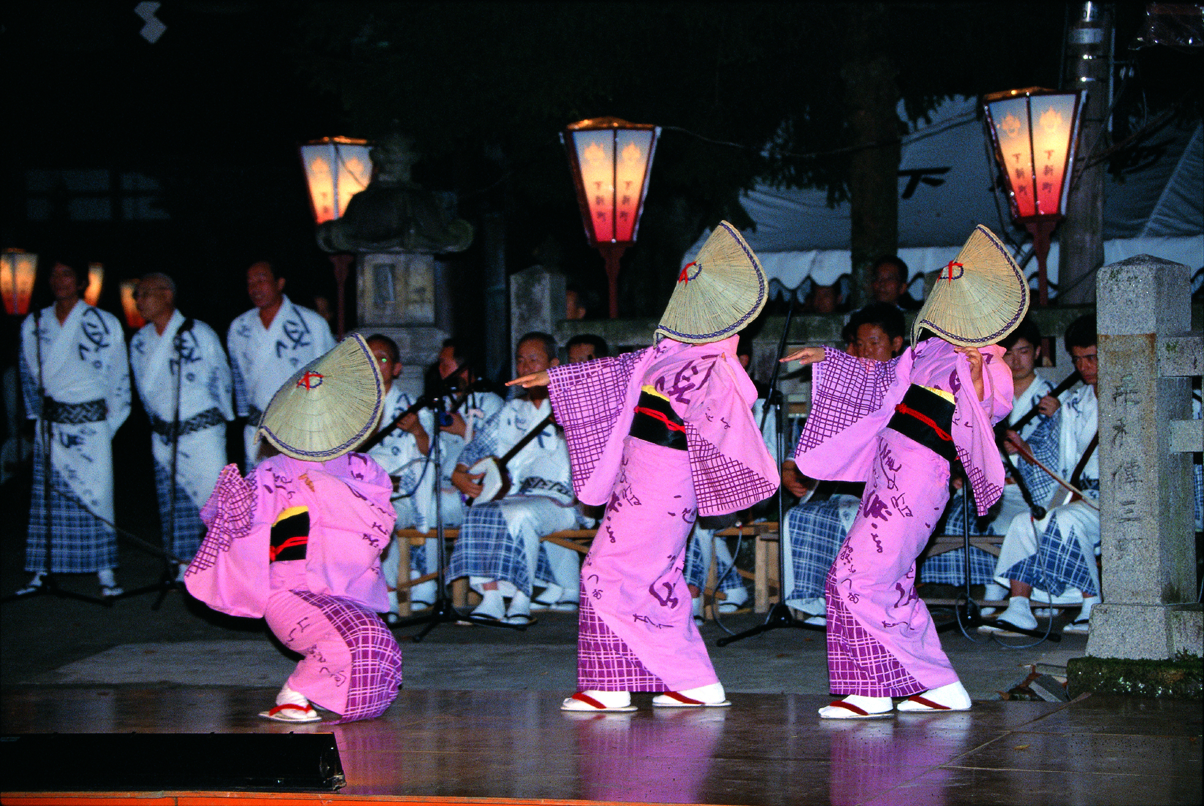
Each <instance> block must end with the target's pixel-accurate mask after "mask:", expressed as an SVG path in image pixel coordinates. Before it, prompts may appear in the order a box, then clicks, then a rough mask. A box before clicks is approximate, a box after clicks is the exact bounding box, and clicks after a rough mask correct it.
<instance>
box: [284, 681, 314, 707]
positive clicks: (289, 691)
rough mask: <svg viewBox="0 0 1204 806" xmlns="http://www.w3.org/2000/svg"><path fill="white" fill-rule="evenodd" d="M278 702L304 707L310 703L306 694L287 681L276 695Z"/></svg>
mask: <svg viewBox="0 0 1204 806" xmlns="http://www.w3.org/2000/svg"><path fill="white" fill-rule="evenodd" d="M276 704H277V705H300V706H301V707H302V708H305V707H306V706H308V705H309V700H307V699H306V698H305V695H304V694H302V693H301V692H299V691H296V690H294V689H293V688H292V687H290V686H289V684H288V683H285V684H284V687H283V688H281V689H280V693H279V694H277V695H276Z"/></svg>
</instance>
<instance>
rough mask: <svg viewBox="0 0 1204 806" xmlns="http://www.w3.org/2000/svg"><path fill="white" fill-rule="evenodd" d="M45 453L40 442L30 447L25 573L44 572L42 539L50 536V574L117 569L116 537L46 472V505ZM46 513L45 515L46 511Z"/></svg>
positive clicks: (59, 477) (53, 474) (64, 482)
mask: <svg viewBox="0 0 1204 806" xmlns="http://www.w3.org/2000/svg"><path fill="white" fill-rule="evenodd" d="M44 457H45V452H44V451H43V449H42V440H40V439H35V440H34V445H33V489H32V500H31V501H30V511H29V537H28V540H27V541H26V545H25V570H26V571H29V572H30V573H34V572H37V571H44V570H46V536H47V533H49V535H50V539H51V540H52V541H53V543H52V544H51V546H50V561H51V563H50V570H51V571H52V572H53V573H58V574H82V573H87V572H89V571H99V570H101V569H102V568H115V567H116V566H117V535H116V534H115V533H114V532H113V530H112V528H111V527H109V526H107V525H105V524H104V523H102V522H101V521H100V520H99V519H98V518H97V517H96V516H95V515H93V514H92V513H91V512H89V511H88V510H87V509H86V508H84V506H83V505H82V504H80V503H78V502H77V500H76V498H75V496H74V495H73V494H71V487H70V486H69V485H68V484H67V480H66V479H65V478H63V476H62V474H60V473H59V471H58V470H57V469H56V468H55V467H53V466H51V468H50V488H51V489H50V502H49V507H47V501H46V474H45V467H46V465H47V464H48V463H47V462H45V461H44ZM47 510H49V512H48V511H47Z"/></svg>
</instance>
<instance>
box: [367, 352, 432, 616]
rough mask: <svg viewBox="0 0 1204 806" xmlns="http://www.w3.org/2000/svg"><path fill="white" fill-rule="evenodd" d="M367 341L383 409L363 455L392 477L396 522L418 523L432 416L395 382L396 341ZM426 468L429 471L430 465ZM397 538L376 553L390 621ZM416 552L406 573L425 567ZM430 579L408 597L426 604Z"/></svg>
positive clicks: (406, 525)
mask: <svg viewBox="0 0 1204 806" xmlns="http://www.w3.org/2000/svg"><path fill="white" fill-rule="evenodd" d="M366 341H367V342H368V349H370V350H371V351H372V355H373V357H375V359H376V361H377V362H378V365H379V366H380V371H381V375H382V376H383V377H384V381H385V397H384V415H383V416H382V417H381V420H380V425H379V427H378V429H377V433H378V434H383V436H380V437H379V439H378V441H377V442H376V444H375V445H372V447H370V448H369V449H368V455H369V456H371V457H372V458H373V459H375V460H376V462H377V464H379V465H380V466H381V467H382V468H384V470H385V472H386V473H388V474H389V477H390V478H391V479H392V480H393V495H392V496H391V501H392V504H393V509H394V511H396V512H397V526H398V527H399V528H421V527H419V523H420V522H421V521H422V517H421V516H420V513H419V512H418V510H417V508H416V506H415V500H416V499H415V495H414V488H415V487H416V486H417V484H418V483H419V479H421V478H422V474H423V469H424V467H425V465H426V464H427V461H428V453H429V452H430V435H429V431H428V430H427V429H429V428H432V427H433V425H434V417H433V415H432V413H431V412H430V411H429V410H426V411H422V412H421V413H415V412H412V411H410V409H411V408H412V407H413V406H414V400H413V399H412V398H411V397H410V395H408V394H406V393H405V392H403V391H402V390H401V387H400V386H399V385H398V384H396V383H395V381H396V379H397V378H398V376H400V375H401V369H402V366H401V361H400V353H399V351H398V349H397V343H396V342H394V341H393V340H392V339H390V338H389V337H388V336H384V335H382V334H380V333H374V334H373V335H371V336H369V337H368V338H367V339H366ZM428 472H430V473H434V470H433V469H431V470H430V471H428ZM397 540H398V538H397V536H396V534H394V536H393V540H392V541H391V542H390V544H389V547H388V548H387V549H386V550H385V553H384V554H383V555H382V557H381V572H382V573H383V574H384V577H385V584H386V585H387V586H388V589H389V612H388V613H386V614H385V621H386V622H389V623H395V622H396V621H397V620H398V618H399V616H398V613H397V580H398V562H399V560H398V557H399V556H400V554H401V552H400V550H399V548H398V546H397ZM415 554H418V552H412V553H411V557H410V571H409V575H410V578H411V579H413V578H416V577H418V576H420V575H421V574H423V573H426V571H425V570H424V567H423V565H424V564H423V563H422V559H423V558H422V557H421V556H419V557H417V558H415V556H414V555H415ZM434 584H435V583H434V582H430V583H424V584H422V585H418V586H415V587H414V588H413V589H412V590H411V591H410V594H411V600H412V601H413V602H414V604H415V605H416V606H422V605H420V604H419V602H426V603H428V604H429V603H430V602H431V601H433V600H434V598H435V597H434Z"/></svg>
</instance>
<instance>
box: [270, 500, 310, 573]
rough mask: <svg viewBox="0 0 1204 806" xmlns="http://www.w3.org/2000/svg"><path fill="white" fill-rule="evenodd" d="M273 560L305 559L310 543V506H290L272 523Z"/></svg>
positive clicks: (271, 549)
mask: <svg viewBox="0 0 1204 806" xmlns="http://www.w3.org/2000/svg"><path fill="white" fill-rule="evenodd" d="M271 541H272V545H271V548H270V552H271V554H270V555H269V557H270V559H271V562H276V561H278V560H279V561H284V560H304V559H305V547H306V546H307V545H308V544H309V507H289V508H288V509H286V510H284V511H283V512H281V513H280V515H279V516H277V518H276V522H275V523H273V524H272V537H271Z"/></svg>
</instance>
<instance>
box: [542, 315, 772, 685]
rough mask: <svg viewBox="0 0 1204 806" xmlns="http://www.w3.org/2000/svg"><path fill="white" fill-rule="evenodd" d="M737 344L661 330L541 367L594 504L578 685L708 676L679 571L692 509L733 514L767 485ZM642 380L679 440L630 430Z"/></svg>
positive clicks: (688, 681)
mask: <svg viewBox="0 0 1204 806" xmlns="http://www.w3.org/2000/svg"><path fill="white" fill-rule="evenodd" d="M736 340H737V337H736V336H732V337H730V338H728V339H726V340H724V341H720V342H714V343H711V344H683V343H681V342H676V341H672V340H670V339H664V340H662V341H661V342H659V343H658V344H656V345H655V346H653V347H648V348H645V349H644V350H641V351H639V352H637V353H627V354H624V355H621V356H618V357H615V358H602V359H598V360H595V361H588V362H585V363H582V364H571V365H565V366H560V367H554V368H552V369H550V370H549V371H548V374H549V376H550V378H551V383H550V385H549V390H550V392H551V401H552V407H553V409H554V410H555V413H556V421H557V423H559V424H560V425H561V426H562V427H563V428H564V433H565V438H566V440H567V441H568V445H569V457H570V459H571V462H572V467H573V487H574V489H575V491H576V493H577V497H578V499H579V500H580V501H582V502H583V503H585V504H590V505H603V504H605V505H606V515H605V517H603V519H602V523H601V524H600V525H599V527H598V536H597V537H596V538H595V539H594V543H593V547H592V548H591V549H590V552H589V555H588V556H587V557H586V559H585V563H584V564H583V566H582V569H581V608H580V611H579V631H578V656H577V676H578V688H579V689H581V690H587V689H592V690H596V691H681V690H683V689H691V688H696V687H699V686H704V685H708V684H711V683H716V682H718V677H716V675H715V670H714V668H713V667H712V666H711V660H710V657H709V656H708V655H707V651H706V647H705V646H704V645H703V642H702V637H701V636H700V635H699V634H698V628H697V627H696V626H695V625H694V619H693V616H692V610H691V599H690V591H689V588H688V587H687V586H686V583H685V580H684V579H683V576H682V568H683V564H684V557H685V548H686V538H687V537H688V535H689V533H690V527H691V526H692V524H693V523H694V519H695V517H696V516H697V515H699V514H702V515H718V514H724V513H729V512H737V511H739V510H741V509H745V508H747V507H749V506H751V505H753V504H755V503H756V502H758V501H760V500H762V499H764V498H767V497H768V496H770V495H772V494H773V492H774V490H775V489H777V486H778V474H777V468H776V467H775V465H774V461H773V459H772V458H771V457H770V456H769V453H768V452H767V451H766V450H765V445H764V443H763V442H762V440H761V435H760V433H759V432H758V430H757V427H756V423H755V422H754V421H753V418H752V414H751V411H750V408H751V406H752V403H753V401H754V400H755V399H756V396H757V394H756V389H755V387H754V386H753V384H752V381H751V380H749V378H748V374H747V373H746V372H745V371H744V368H743V367H741V366H740V364H739V362H738V361H737V360H736ZM643 386H650V387H652V388H654V389H655V390H656V392H657V393H658V394H659V395H661V396H663V397H664V398H668V406H670V407H671V409H672V412H671V414H675V415H676V419H679V420H680V421H681V422H682V423H684V427H680V428H679V430H681V431H684V444H681V445H680V446H679V447H677V448H675V447H668V446H666V445H661V444H654V443H652V442H649V441H645V440H644V439H641V438H637V437H634V436H631V432H632V424H633V419H634V418H635V409H636V405H637V402H638V401H639V400H640V396H641V391H640V390H641V387H643Z"/></svg>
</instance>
